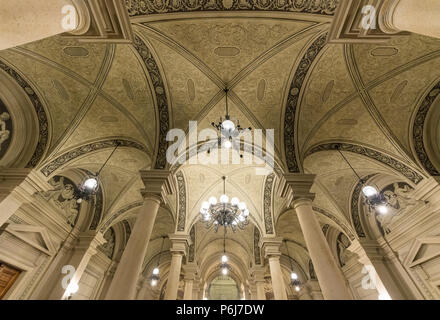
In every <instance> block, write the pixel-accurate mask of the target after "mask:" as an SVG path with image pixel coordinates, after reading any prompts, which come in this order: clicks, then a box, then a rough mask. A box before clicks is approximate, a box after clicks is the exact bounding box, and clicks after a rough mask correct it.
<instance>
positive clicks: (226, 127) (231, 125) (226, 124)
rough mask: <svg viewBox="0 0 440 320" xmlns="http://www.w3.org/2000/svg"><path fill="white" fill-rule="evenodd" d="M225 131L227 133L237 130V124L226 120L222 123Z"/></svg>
mask: <svg viewBox="0 0 440 320" xmlns="http://www.w3.org/2000/svg"><path fill="white" fill-rule="evenodd" d="M222 128H223V130H226V131H234V130H235V124H234V122H232V121H231V120H225V121H223V123H222Z"/></svg>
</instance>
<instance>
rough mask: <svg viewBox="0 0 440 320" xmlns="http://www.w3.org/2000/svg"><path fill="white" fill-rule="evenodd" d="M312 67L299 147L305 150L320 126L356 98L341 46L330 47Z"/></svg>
mask: <svg viewBox="0 0 440 320" xmlns="http://www.w3.org/2000/svg"><path fill="white" fill-rule="evenodd" d="M324 50H325V51H324V54H323V56H322V57H321V58H320V59H319V61H318V62H317V63H316V65H315V66H314V67H312V68H313V69H312V71H309V72H311V75H310V79H309V80H308V84H307V87H306V88H303V90H304V95H303V98H302V101H301V107H300V108H299V110H298V111H297V112H298V114H299V115H298V117H299V123H298V137H297V139H298V147H299V148H300V149H302V148H303V147H304V144H306V140H307V138H308V136H309V135H310V134H311V132H313V131H314V130H316V126H317V125H318V124H321V123H320V121H321V122H324V121H325V120H326V119H327V117H328V116H329V115H330V114H331V113H332V112H334V110H338V108H339V107H340V105H342V103H343V102H344V100H345V99H347V97H349V96H351V95H353V94H356V88H355V87H354V85H353V82H352V80H351V78H350V74H349V72H348V69H347V65H346V63H345V58H344V50H343V46H341V45H328V46H327V47H326V48H325V49H324Z"/></svg>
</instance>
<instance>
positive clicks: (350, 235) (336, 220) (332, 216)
mask: <svg viewBox="0 0 440 320" xmlns="http://www.w3.org/2000/svg"><path fill="white" fill-rule="evenodd" d="M313 211H315V212H318V213H320V214H322V215H324V216H326V217H327V218H329V219H331V220H333V221H334V222H335V223H336V224H337V225H338V226H339V227H341V229H342V230H343V231H344V232H345V233H346V234H347V235H348V236H349V238H350V239H351V240H352V241H353V240H354V239H355V238H356V237H355V236H354V234H353V232H351V230H350V229H349V228H348V227H347V226H346V225H345V224H344V223H342V221H341V220H339V219H338V218H337V217H335V216H334V215H332V214H331V213H330V212H328V211H326V210H324V209H321V208H318V207H313Z"/></svg>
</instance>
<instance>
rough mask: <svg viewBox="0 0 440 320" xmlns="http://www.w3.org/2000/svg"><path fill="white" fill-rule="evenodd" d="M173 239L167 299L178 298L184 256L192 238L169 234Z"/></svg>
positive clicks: (171, 239)
mask: <svg viewBox="0 0 440 320" xmlns="http://www.w3.org/2000/svg"><path fill="white" fill-rule="evenodd" d="M169 238H170V241H171V249H170V250H171V266H170V271H169V273H168V282H167V288H166V292H165V298H164V299H165V300H176V299H177V290H178V289H179V281H180V272H181V269H182V258H183V256H184V255H186V254H187V251H188V247H189V245H190V244H191V239H190V237H189V236H187V235H177V234H174V235H169Z"/></svg>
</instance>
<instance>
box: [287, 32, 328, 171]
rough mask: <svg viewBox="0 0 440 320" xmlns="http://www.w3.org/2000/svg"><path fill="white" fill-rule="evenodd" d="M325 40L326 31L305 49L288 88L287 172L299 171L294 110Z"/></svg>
mask: <svg viewBox="0 0 440 320" xmlns="http://www.w3.org/2000/svg"><path fill="white" fill-rule="evenodd" d="M326 40H327V33H326V34H323V35H321V36H320V37H319V38H318V39H316V40H315V42H313V43H312V45H311V46H310V47H309V48H308V49H307V52H306V53H305V55H304V56H303V58H302V59H301V62H300V63H299V66H298V69H297V70H296V73H295V76H294V77H293V81H292V84H291V86H290V89H289V95H288V97H287V105H286V113H285V116H284V151H285V157H286V164H287V168H288V169H289V172H293V173H299V172H300V168H299V164H298V160H297V158H296V148H295V139H296V137H295V129H296V128H295V119H296V111H297V109H298V106H299V97H300V93H301V90H302V87H303V85H304V81H305V79H306V76H307V74H308V72H309V70H310V68H311V66H312V64H313V62H314V61H315V59H316V58H317V57H318V55H319V53H320V52H321V50H322V49H323V48H324V46H325V44H326Z"/></svg>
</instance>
